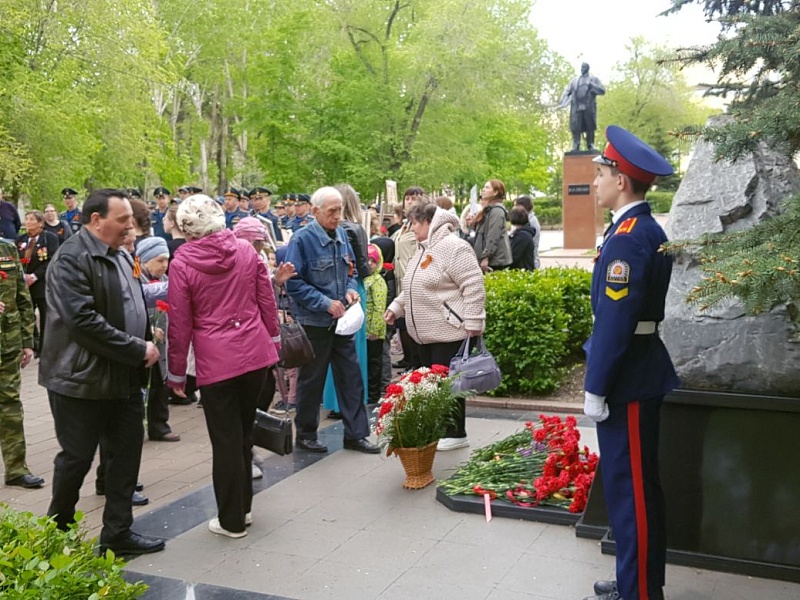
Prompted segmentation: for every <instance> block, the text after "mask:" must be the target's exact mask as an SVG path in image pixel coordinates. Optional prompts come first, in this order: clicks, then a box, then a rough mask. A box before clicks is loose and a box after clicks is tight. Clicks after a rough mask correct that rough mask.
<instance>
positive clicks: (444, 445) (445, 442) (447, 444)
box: [436, 437, 469, 452]
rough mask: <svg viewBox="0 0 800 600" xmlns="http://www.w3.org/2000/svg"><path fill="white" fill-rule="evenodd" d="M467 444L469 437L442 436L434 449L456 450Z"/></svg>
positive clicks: (441, 450) (443, 450) (442, 450)
mask: <svg viewBox="0 0 800 600" xmlns="http://www.w3.org/2000/svg"><path fill="white" fill-rule="evenodd" d="M467 446H469V438H465V437H463V438H442V439H440V440H439V443H438V444H436V449H437V450H439V451H440V452H446V451H447V450H457V449H458V448H466V447H467Z"/></svg>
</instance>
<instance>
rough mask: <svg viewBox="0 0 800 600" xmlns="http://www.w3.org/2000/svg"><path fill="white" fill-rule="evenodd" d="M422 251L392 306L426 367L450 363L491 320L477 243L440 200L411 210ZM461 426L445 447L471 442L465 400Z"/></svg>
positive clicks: (390, 313) (390, 312)
mask: <svg viewBox="0 0 800 600" xmlns="http://www.w3.org/2000/svg"><path fill="white" fill-rule="evenodd" d="M408 218H409V220H410V221H411V228H412V230H413V231H414V233H415V234H416V236H417V251H416V252H415V253H414V256H413V257H412V258H411V260H410V261H408V267H407V269H406V272H405V275H404V277H403V291H402V292H401V293H400V295H399V296H398V297H397V298H395V300H394V302H392V303H391V304H390V305H389V308H387V309H386V314H385V319H386V322H387V323H389V324H390V325H391V324H392V323H394V320H395V319H396V318H398V317H405V318H406V326H407V327H408V332H409V334H410V335H411V337H413V338H414V340H416V341H417V342H418V343H419V344H420V355H421V358H422V364H423V365H424V366H431V365H433V364H440V365H445V366H448V365H449V364H450V360H451V359H452V358H453V356H455V354H456V353H457V352H458V350H459V348H460V347H461V344H462V342H463V341H464V339H465V338H467V337H474V336H478V335H481V334H482V333H483V330H484V326H485V322H486V310H485V302H486V292H485V290H484V287H483V273H482V271H481V268H480V265H479V264H478V260H477V258H476V256H475V252H474V251H473V249H472V247H471V246H470V245H469V244H468V243H467V242H465V241H464V240H462V239H461V238H459V237H458V235H457V234H456V233H455V232H457V231H458V218H457V217H456V216H455V215H453V214H451V213H449V212H447V211H446V210H442V209H441V208H438V207H437V206H436V205H435V204H423V205H418V206H415V207H414V208H412V209H411V211H410V212H409V214H408ZM459 402H460V410H459V414H458V415H457V418H456V423H455V426H454V427H452V428H451V430H450V431H448V433H447V434H446V437H445V438H443V439H442V440H440V441H439V449H440V450H453V449H455V448H463V447H464V446H468V445H469V441H468V440H467V432H466V429H465V421H466V412H465V403H464V400H463V399H461V400H460V401H459Z"/></svg>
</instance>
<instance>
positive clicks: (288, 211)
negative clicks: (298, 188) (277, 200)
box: [281, 194, 294, 229]
mask: <svg viewBox="0 0 800 600" xmlns="http://www.w3.org/2000/svg"><path fill="white" fill-rule="evenodd" d="M283 207H284V215H283V217H281V227H282V228H283V229H291V226H290V223H291V222H292V219H294V194H284V195H283Z"/></svg>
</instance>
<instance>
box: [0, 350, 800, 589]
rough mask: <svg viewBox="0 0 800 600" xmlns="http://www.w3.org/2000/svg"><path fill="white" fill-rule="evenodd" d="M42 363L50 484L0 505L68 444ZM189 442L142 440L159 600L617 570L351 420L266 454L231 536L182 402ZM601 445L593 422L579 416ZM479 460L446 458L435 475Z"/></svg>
mask: <svg viewBox="0 0 800 600" xmlns="http://www.w3.org/2000/svg"><path fill="white" fill-rule="evenodd" d="M35 369H36V363H35V362H34V364H33V365H31V367H29V368H28V369H26V370H25V371H24V372H23V373H24V376H23V388H22V389H23V403H24V405H25V410H26V420H25V425H26V432H27V436H28V448H29V453H28V456H29V465H30V467H31V468H32V470H33V471H34V472H35V473H36V474H38V475H42V476H43V477H45V478H46V479H47V484H48V485H47V486H46V487H45V488H43V489H41V490H30V491H29V490H21V489H18V488H6V487H2V488H0V502H5V503H8V504H10V505H11V506H12V507H14V508H16V509H19V510H31V511H33V512H35V513H38V514H41V513H44V512H45V511H46V508H47V504H48V501H49V496H50V487H49V485H50V482H51V481H52V469H53V466H52V465H53V457H54V455H55V453H56V451H57V444H56V440H55V435H54V433H53V427H52V421H51V418H50V412H49V409H48V406H47V401H46V395H45V393H44V390H42V389H41V388H39V387H38V385H37V384H36V382H35V379H36V373H35ZM468 415H469V418H468V420H467V429H468V431H469V433H470V438H471V440H472V444H473V447H477V446H481V445H485V444H487V443H489V442H491V441H493V440H496V439H499V438H502V437H504V436H506V435H508V434H509V433H512V432H513V431H516V430H517V429H519V428H521V427H522V424H523V422H524V421H525V420H529V419H532V418H535V416H536V413H534V412H532V411H514V410H509V409H499V408H495V409H493V408H486V407H484V408H477V407H473V408H470V409H469V412H468ZM171 423H172V426H173V429H174V430H175V431H176V432H178V433H180V434H181V436H182V437H183V439H182V441H180V442H178V443H164V442H159V443H153V442H149V441H148V442H145V446H144V459H143V463H142V469H141V475H140V480H141V481H142V482H144V483H145V485H146V488H145V493H146V494H147V495H148V496H149V497H150V499H151V504H150V505H149V506H145V507H142V508H137V509H135V511H134V514H135V515H136V524H135V529H136V530H137V531H139V532H141V533H147V534H153V535H161V536H164V537H166V538H168V542H167V549H166V550H165V551H164V552H161V553H157V554H152V555H147V556H142V557H139V558H136V559H135V560H132V561H131V562H130V563H129V564H128V567H127V571H128V577H129V578H130V579H132V580H144V581H147V582H148V583H149V584H150V585H151V589H150V591H149V592H148V593H147V595H146V596H145V598H147V599H153V600H210V599H215V600H221V599H225V600H228V599H237V600H251V599H252V600H258V599H260V600H264V599H269V598H273V599H280V598H291V599H301V600H305V599H317V598H319V599H342V600H344V599H347V600H354V599H355V600H360V599H364V600H367V599H381V600H389V599H408V598H414V599H415V600H423V599H426V598H430V599H435V600H442V599H451V598H452V599H456V598H458V599H470V598H475V599H481V600H501V599H502V600H521V599H528V600H545V599H551V600H556V599H558V600H563V599H572V598H582V597H584V596H585V595H587V594H588V593H589V592H590V591H591V584H592V582H593V581H594V580H595V579H598V578H606V577H609V576H610V575H611V574H612V572H613V564H614V561H613V558H612V557H609V556H604V555H602V554H601V553H600V549H599V545H598V543H597V542H595V541H590V540H583V539H578V538H576V537H575V535H574V531H573V530H572V528H571V527H567V526H559V525H545V524H540V523H534V522H530V521H517V520H511V519H501V518H495V519H493V520H492V521H491V522H489V523H487V522H486V521H485V519H484V517H483V516H482V515H472V514H464V513H456V512H451V511H449V510H448V509H446V508H445V507H444V506H442V505H441V504H439V503H438V502H437V501H436V500H435V490H434V488H433V487H428V488H426V489H424V490H419V491H408V490H404V489H402V487H401V483H402V479H403V473H402V468H401V466H400V464H399V462H398V461H397V460H396V459H395V458H391V459H387V458H383V457H379V456H374V455H363V454H358V453H355V452H350V451H347V450H341V449H340V448H341V435H342V434H341V430H340V427H341V425H340V424H339V423H334V422H331V421H325V422H323V427H326V429H325V430H324V432H323V434H322V435H323V437H324V439H325V440H326V441H327V442H328V443H329V445H330V447H331V452H330V453H329V454H328V455H312V454H309V453H304V452H299V451H296V452H295V453H294V454H292V455H290V456H286V457H278V456H275V455H272V454H270V453H268V452H266V451H263V450H258V449H257V459H258V462H259V463H260V464H261V466H262V467H263V469H264V471H265V477H264V479H262V480H258V481H255V482H254V488H255V490H256V491H257V494H256V496H255V498H254V504H253V515H254V524H253V526H252V527H251V528H250V529H249V530H248V532H249V535H248V536H247V537H245V538H242V539H239V540H231V539H228V538H222V537H220V536H216V535H213V534H211V533H210V532H209V531H208V530H207V529H206V522H207V520H208V519H209V518H211V517H212V516H214V514H215V506H214V499H213V493H212V490H211V485H210V484H211V475H210V456H211V450H210V445H209V442H208V435H207V433H206V429H205V422H204V418H203V415H202V410H200V409H197V408H195V407H194V406H187V407H173V410H172V418H171ZM579 424H580V425H581V432H582V435H583V436H584V441H585V442H586V443H587V444H588V445H589V446H591V447H593V448H594V447H596V438H595V435H594V428H593V427H591V424H590V423H589V422H587V421H585V420H584V419H581V420H580V421H579ZM468 456H469V450H468V449H462V450H457V451H454V452H450V453H439V454H438V455H437V457H436V462H435V465H434V474H435V475H436V476H437V477H438V478H446V477H447V476H448V474H449V472H450V471H449V470H450V469H451V468H452V467H454V466H455V465H456V464H458V463H460V462H461V461H464V460H466V459H467V458H468ZM93 486H94V480H93V479H92V477H91V476H90V477H88V478H87V481H86V484H85V485H84V487H83V489H82V493H81V500H80V503H79V508H80V509H81V510H83V511H84V512H86V525H87V528H88V531H89V533H90V534H91V535H97V533H98V531H99V524H100V512H101V509H102V505H103V499H102V498H101V497H98V496H95V495H94V487H93ZM667 579H668V587H667V598H669V599H670V600H730V599H736V598H765V599H770V600H790V599H791V600H794V599H796V598H798V597H800V585H796V584H789V583H785V582H780V581H771V580H764V579H754V578H749V577H742V576H737V575H730V574H724V573H716V572H712V571H702V570H698V569H692V568H685V567H676V566H672V565H670V566H669V567H668V570H667Z"/></svg>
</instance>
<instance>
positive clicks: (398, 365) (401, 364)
mask: <svg viewBox="0 0 800 600" xmlns="http://www.w3.org/2000/svg"><path fill="white" fill-rule="evenodd" d="M410 366H411V363H410V362H406V361H404V360H398V361H397V362H396V363H392V368H393V369H408V368H409V367H410Z"/></svg>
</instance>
